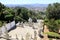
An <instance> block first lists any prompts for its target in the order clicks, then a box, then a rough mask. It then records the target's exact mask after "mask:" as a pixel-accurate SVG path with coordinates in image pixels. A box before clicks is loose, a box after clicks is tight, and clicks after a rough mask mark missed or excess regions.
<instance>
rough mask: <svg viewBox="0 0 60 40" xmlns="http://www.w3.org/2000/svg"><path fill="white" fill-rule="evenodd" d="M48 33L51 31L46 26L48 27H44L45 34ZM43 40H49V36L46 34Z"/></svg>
mask: <svg viewBox="0 0 60 40" xmlns="http://www.w3.org/2000/svg"><path fill="white" fill-rule="evenodd" d="M46 32H49V30H48V28H47V26H46V25H44V33H46ZM43 40H49V38H48V35H47V34H44V38H43Z"/></svg>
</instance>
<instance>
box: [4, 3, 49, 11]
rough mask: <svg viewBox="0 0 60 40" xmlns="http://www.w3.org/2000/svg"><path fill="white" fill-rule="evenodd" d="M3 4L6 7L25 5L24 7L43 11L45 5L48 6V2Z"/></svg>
mask: <svg viewBox="0 0 60 40" xmlns="http://www.w3.org/2000/svg"><path fill="white" fill-rule="evenodd" d="M5 6H7V7H25V8H28V9H30V10H39V11H44V10H45V9H46V7H47V6H48V4H24V5H20V4H6V5H5Z"/></svg>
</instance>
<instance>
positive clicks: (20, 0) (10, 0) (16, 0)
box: [0, 0, 60, 4]
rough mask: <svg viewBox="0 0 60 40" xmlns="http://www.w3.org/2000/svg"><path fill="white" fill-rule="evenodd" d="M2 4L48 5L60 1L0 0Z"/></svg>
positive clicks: (59, 0) (59, 1)
mask: <svg viewBox="0 0 60 40" xmlns="http://www.w3.org/2000/svg"><path fill="white" fill-rule="evenodd" d="M0 2H1V3H3V4H50V3H56V2H58V3H60V0H0Z"/></svg>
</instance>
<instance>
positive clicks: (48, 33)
mask: <svg viewBox="0 0 60 40" xmlns="http://www.w3.org/2000/svg"><path fill="white" fill-rule="evenodd" d="M45 34H47V35H48V36H50V37H54V38H60V34H58V33H55V32H46V33H45Z"/></svg>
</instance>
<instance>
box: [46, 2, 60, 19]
mask: <svg viewBox="0 0 60 40" xmlns="http://www.w3.org/2000/svg"><path fill="white" fill-rule="evenodd" d="M46 15H47V18H48V19H55V20H57V19H60V4H59V3H54V4H53V5H52V4H49V6H48V7H47V14H46Z"/></svg>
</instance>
